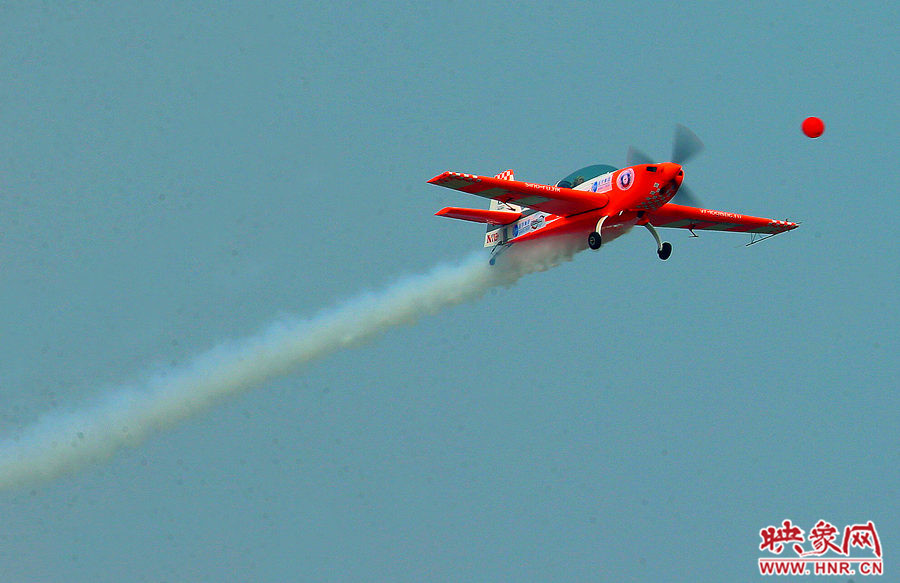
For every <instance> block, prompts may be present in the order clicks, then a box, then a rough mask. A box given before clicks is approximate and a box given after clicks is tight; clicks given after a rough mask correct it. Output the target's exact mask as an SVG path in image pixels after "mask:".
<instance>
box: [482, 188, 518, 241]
mask: <svg viewBox="0 0 900 583" xmlns="http://www.w3.org/2000/svg"><path fill="white" fill-rule="evenodd" d="M494 178H499V179H500V180H515V179H516V178H515V173H514V172H513V171H512V170H507V171H506V172H501V173H500V174H498V175H496V176H494ZM488 208H489V209H490V210H492V211H501V212H508V213H521V212H522V207H520V206H519V205H515V204H509V203H508V202H500V201H499V200H495V199H493V198H492V199H491V206H490V207H488ZM506 237H507V233H506V228H505V227H498V226H497V225H490V224H489V225H488V226H487V230H486V231H485V233H484V246H485V247H495V246H497V245H499V244H501V243H505V242H506Z"/></svg>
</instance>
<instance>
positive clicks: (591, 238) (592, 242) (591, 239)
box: [588, 231, 602, 249]
mask: <svg viewBox="0 0 900 583" xmlns="http://www.w3.org/2000/svg"><path fill="white" fill-rule="evenodd" d="M601 243H602V241H601V239H600V233H598V232H597V231H594V232H593V233H591V234H590V235H588V247H590V248H591V249H599V248H600V244H601Z"/></svg>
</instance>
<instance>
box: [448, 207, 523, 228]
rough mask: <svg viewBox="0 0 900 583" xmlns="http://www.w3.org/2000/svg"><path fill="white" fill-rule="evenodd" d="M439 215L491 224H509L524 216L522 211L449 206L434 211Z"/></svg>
mask: <svg viewBox="0 0 900 583" xmlns="http://www.w3.org/2000/svg"><path fill="white" fill-rule="evenodd" d="M434 214H435V215H437V216H439V217H449V218H451V219H462V220H464V221H472V222H475V223H487V224H489V225H508V224H509V223H514V222H516V221H518V220H519V219H520V218H522V213H513V212H509V211H488V210H484V209H464V208H457V207H452V206H448V207H447V208H442V209H441V210H439V211H438V212H436V213H434Z"/></svg>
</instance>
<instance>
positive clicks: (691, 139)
mask: <svg viewBox="0 0 900 583" xmlns="http://www.w3.org/2000/svg"><path fill="white" fill-rule="evenodd" d="M702 150H703V142H701V141H700V138H698V137H697V135H696V134H694V132H692V131H691V130H689V129H687V128H686V127H684V126H683V125H681V124H678V125H676V126H675V135H674V136H673V137H672V162H675V163H676V164H681V165H682V166H683V165H684V163H685V162H687V161H688V160H690V159H691V158H693V157H694V156H696V155H697V154H699V153H700V152H701V151H702ZM655 162H656V160H653V159H652V158H650V156H648V155H647V154H645V153H643V152H641V151H640V150H638V149H637V148H635V147H634V146H630V147H629V148H628V156H627V161H626V164H625V165H626V166H634V165H636V164H653V163H655ZM672 202H675V203H677V204H686V205H688V206H700V201H699V200H697V197H696V196H694V194H693V193H692V192H691V191H690V189H689V188H688V187H687V185H685V184H684V183H682V185H681V187H680V188H679V189H678V192H677V193H676V194H675V196H674V197H673V199H672Z"/></svg>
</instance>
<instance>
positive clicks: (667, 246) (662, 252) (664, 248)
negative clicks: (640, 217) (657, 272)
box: [644, 223, 672, 261]
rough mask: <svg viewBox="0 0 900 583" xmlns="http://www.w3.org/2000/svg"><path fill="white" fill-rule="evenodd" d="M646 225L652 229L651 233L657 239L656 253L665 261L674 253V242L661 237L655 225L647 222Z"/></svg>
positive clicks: (648, 228) (649, 229)
mask: <svg viewBox="0 0 900 583" xmlns="http://www.w3.org/2000/svg"><path fill="white" fill-rule="evenodd" d="M644 226H645V227H647V230H648V231H650V234H651V235H653V238H654V239H656V254H657V255H659V258H660V259H662V260H663V261H665V260H666V259H668V258H669V256H670V255H672V244H671V243H669V242H668V241H665V242H663V241H662V240H661V239H660V238H659V233H657V232H656V229H654V228H653V225H651V224H650V223H646V224H645V225H644Z"/></svg>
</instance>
